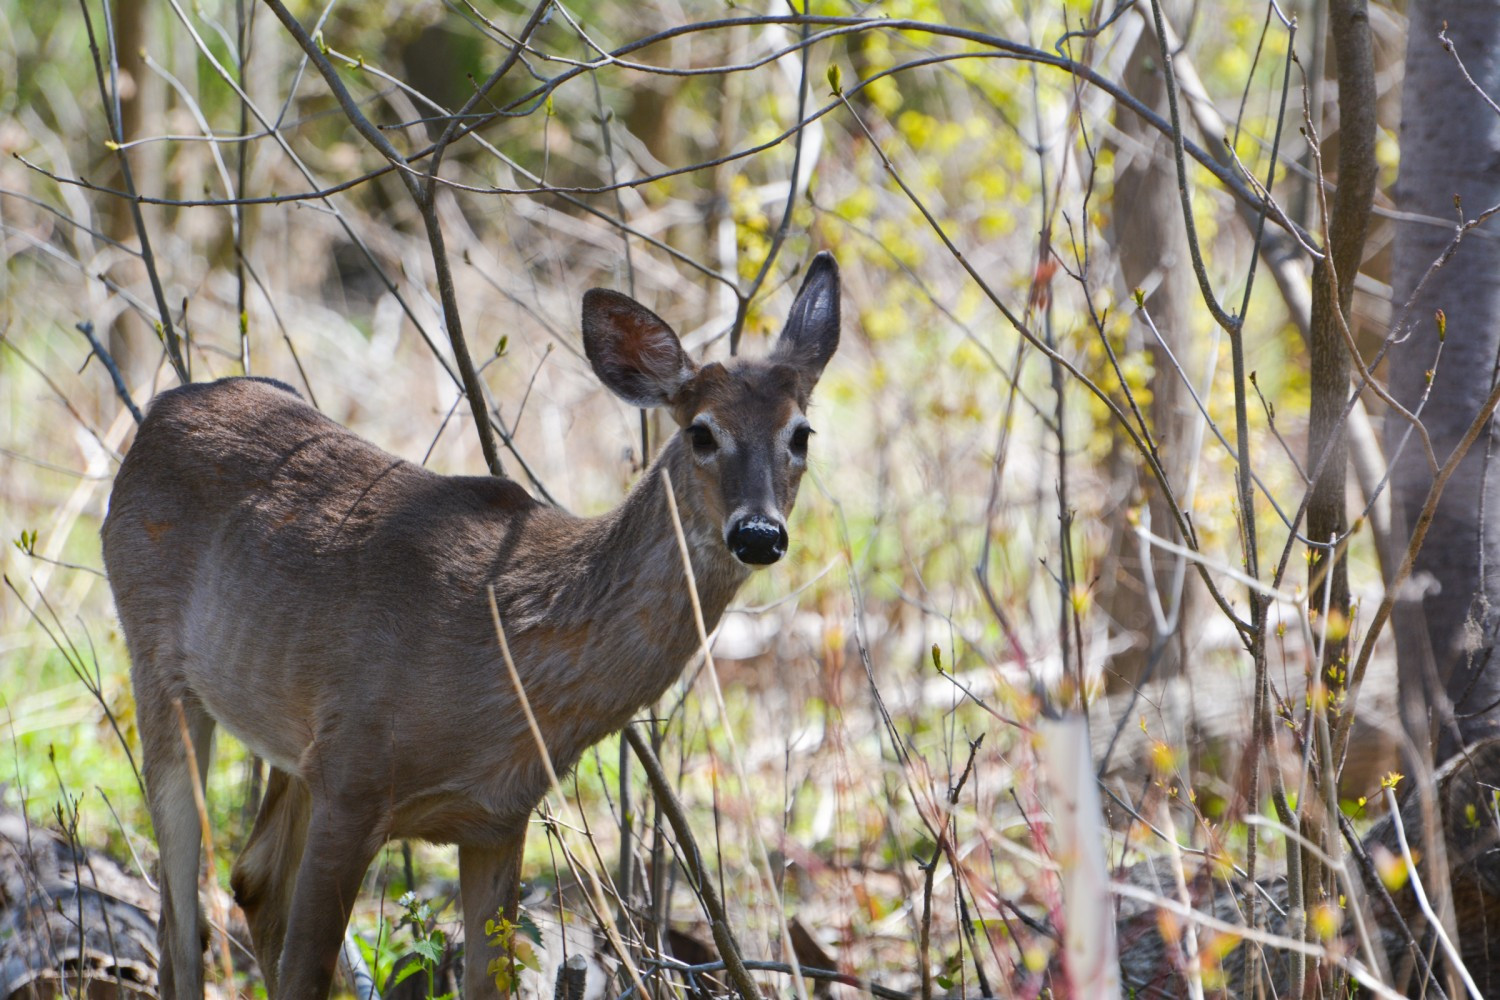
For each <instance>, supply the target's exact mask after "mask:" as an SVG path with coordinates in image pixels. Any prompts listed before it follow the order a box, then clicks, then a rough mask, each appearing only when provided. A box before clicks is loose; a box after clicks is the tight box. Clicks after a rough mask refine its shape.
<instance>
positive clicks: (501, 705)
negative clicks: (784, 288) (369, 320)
mask: <svg viewBox="0 0 1500 1000" xmlns="http://www.w3.org/2000/svg"><path fill="white" fill-rule="evenodd" d="M837 301H838V289H837V269H836V268H835V267H834V265H833V262H832V258H830V257H827V256H826V255H823V256H821V257H820V258H819V259H818V261H817V262H815V263H814V265H813V267H812V268H811V269H810V270H809V276H808V279H807V281H806V283H805V284H804V286H803V289H802V291H801V292H800V293H799V295H798V298H797V301H796V303H794V305H793V313H792V318H791V319H790V320H789V322H788V324H787V329H786V331H785V332H784V333H783V335H782V338H781V341H780V343H779V344H778V347H777V351H776V353H775V354H774V355H773V357H772V358H771V359H770V360H768V361H763V362H753V361H751V362H747V361H736V362H734V363H733V364H732V365H731V366H729V367H724V366H719V365H710V366H707V367H706V368H704V369H701V370H700V369H698V368H697V367H696V366H695V365H694V364H693V363H692V362H691V360H689V359H688V358H687V356H686V355H685V354H684V353H683V352H682V350H681V347H680V345H679V344H678V342H677V339H676V336H675V335H674V334H673V333H672V332H671V331H670V329H668V328H667V327H666V325H665V324H664V323H662V322H661V320H659V319H657V318H656V317H655V316H654V315H652V314H651V313H650V312H648V311H647V310H645V309H644V308H642V307H640V306H639V305H637V304H635V303H634V302H631V301H630V300H629V299H626V298H625V297H624V296H619V295H616V294H614V293H604V292H599V291H597V290H596V291H595V292H590V293H589V295H588V296H586V297H585V301H584V339H585V346H586V348H587V350H588V353H589V357H590V360H591V362H592V363H593V365H594V369H595V371H596V373H598V375H599V376H600V378H601V380H603V381H604V382H605V383H606V385H608V386H609V387H610V388H611V389H613V390H614V391H615V392H616V393H618V394H620V395H622V396H624V397H625V398H627V399H629V400H630V401H632V402H635V403H638V404H651V405H666V406H668V407H669V408H670V409H671V412H672V413H673V415H674V416H675V417H676V419H677V420H678V421H679V422H682V423H688V422H691V421H693V420H704V419H711V420H712V421H713V422H714V424H715V426H716V427H717V428H718V429H719V432H720V433H721V434H722V435H723V436H724V440H722V441H721V442H719V443H720V445H721V446H722V447H721V448H720V450H719V451H716V452H714V453H712V454H707V455H705V454H700V453H699V452H698V451H696V450H695V449H694V448H693V447H692V446H691V445H690V444H689V443H688V442H687V441H686V440H685V439H684V437H683V435H678V436H676V437H674V438H672V439H671V440H670V441H669V442H668V443H667V445H666V446H665V447H664V448H663V450H662V453H661V455H660V456H659V457H658V459H657V461H656V463H655V464H654V465H653V466H652V467H651V469H650V470H648V471H647V473H646V475H645V476H644V477H643V478H642V480H641V481H640V483H638V484H637V485H636V487H635V489H634V490H632V491H631V493H630V495H629V496H628V497H627V498H626V500H625V501H624V502H623V503H622V504H621V505H620V506H619V507H618V508H616V509H615V510H614V511H612V512H610V513H608V514H606V515H604V516H603V517H599V518H594V519H582V518H576V517H572V516H570V515H568V514H565V513H563V512H561V511H558V510H555V509H553V508H549V507H546V506H543V505H541V504H539V503H537V502H536V501H535V500H533V499H532V498H531V497H530V496H529V495H528V494H527V493H526V491H525V490H523V489H522V488H521V487H520V486H518V485H517V484H515V483H513V482H510V481H508V480H503V479H488V478H471V477H447V476H439V475H434V474H433V473H430V472H427V471H426V470H424V469H422V468H420V467H419V466H416V465H413V464H411V463H410V462H406V461H403V460H401V459H399V458H396V457H394V456H391V455H389V454H386V453H385V452H383V451H381V450H380V449H378V448H376V447H375V446H374V445H372V444H370V443H368V442H366V441H364V440H362V439H361V438H359V437H357V436H355V435H354V434H353V433H351V432H349V431H348V430H345V429H344V428H342V427H340V426H338V425H337V424H335V423H333V422H332V421H330V420H328V419H327V418H325V417H323V416H322V415H321V414H319V413H318V412H317V411H316V410H314V409H313V408H312V407H310V406H308V405H307V404H305V403H304V402H303V401H302V400H301V399H300V398H298V397H297V396H296V394H295V393H294V392H292V391H291V390H290V389H289V388H288V387H286V386H283V385H281V384H279V383H275V382H270V381H268V380H263V379H225V380H223V381H220V382H215V383H211V384H206V385H203V384H200V385H187V386H183V387H181V388H178V389H174V390H172V391H170V392H166V393H163V394H162V395H161V396H159V397H158V398H157V399H156V400H155V402H154V403H153V405H152V407H151V409H150V412H149V413H148V415H147V417H146V420H145V422H144V423H143V424H142V426H141V429H140V433H139V435H138V436H137V439H136V442H135V445H134V446H133V447H132V448H131V450H130V453H129V454H128V455H127V456H126V458H125V461H124V463H123V465H122V466H121V469H120V473H119V475H118V477H117V478H116V481H115V487H114V492H113V493H112V495H111V498H110V511H109V516H108V517H107V518H106V520H105V524H104V531H103V534H104V557H105V563H106V565H107V568H108V570H109V576H110V583H111V586H112V587H113V589H114V592H115V600H116V605H117V606H118V609H119V614H120V621H121V624H122V625H123V627H124V631H125V637H126V640H127V643H128V645H129V647H130V653H131V659H132V672H131V673H132V680H133V683H134V685H135V691H136V699H137V704H138V711H139V720H140V731H141V740H142V745H143V751H144V759H145V775H146V782H147V793H148V800H149V805H150V808H151V814H152V819H153V821H154V823H155V826H156V832H157V839H158V842H159V844H160V848H161V856H162V866H161V867H162V870H161V884H162V920H161V926H160V939H161V952H162V977H161V981H162V993H163V996H164V997H167V998H176V1000H184V998H186V1000H196V998H197V997H200V996H201V994H202V988H203V979H202V975H203V966H202V954H201V949H202V945H201V940H200V937H199V934H198V921H199V917H198V914H197V898H196V887H197V875H198V857H199V847H200V844H199V840H200V834H199V828H198V819H197V814H196V811H195V809H194V806H193V800H192V794H191V792H192V789H191V785H190V780H191V779H190V777H189V775H188V770H187V764H186V755H185V753H184V748H183V746H182V738H181V730H180V728H179V723H178V716H177V708H176V707H175V706H176V705H177V704H180V705H181V709H182V713H183V717H185V718H186V720H187V724H188V730H189V733H190V736H191V738H192V740H193V743H194V749H195V752H196V754H197V759H198V761H199V763H200V766H203V765H206V762H207V760H208V749H209V739H210V736H211V734H212V732H213V729H214V726H215V725H216V724H217V725H222V726H224V727H225V728H226V729H227V730H229V731H230V732H232V733H233V734H235V735H236V736H237V737H238V738H239V739H241V740H242V741H243V742H244V743H245V744H246V745H247V746H248V747H249V748H250V749H251V750H253V751H254V752H255V753H257V754H259V755H260V756H261V757H263V758H264V759H265V760H266V761H267V762H268V763H269V764H270V765H271V767H272V769H273V770H272V774H271V779H270V782H269V784H268V788H267V794H266V796H265V800H264V802H263V804H262V807H261V812H260V816H259V817H258V819H257V820H256V823H255V827H254V829H253V831H252V832H251V835H250V840H249V842H248V844H247V845H246V847H245V850H244V852H243V853H242V854H241V856H240V858H239V859H238V860H237V862H236V864H235V870H234V876H233V885H234V889H235V893H236V895H237V897H238V898H239V900H240V903H241V905H242V906H243V907H244V909H245V913H246V916H247V919H248V920H249V922H250V926H251V931H252V936H253V938H254V942H255V949H256V954H257V957H258V958H259V960H260V963H261V968H262V971H263V974H264V975H265V977H266V982H267V984H268V987H269V988H270V990H271V992H272V994H273V995H274V996H276V997H277V998H278V1000H280V998H298V1000H322V998H323V997H325V996H326V995H327V993H328V989H329V986H330V982H331V976H332V973H333V968H334V965H335V961H336V957H337V953H338V949H339V944H340V941H341V939H342V936H343V933H344V927H345V925H346V924H347V922H348V918H349V912H350V908H351V907H352V906H353V903H354V897H355V894H356V893H357V892H358V889H359V884H360V881H361V879H362V877H363V875H364V872H365V869H366V867H367V866H368V865H369V862H370V860H371V859H372V858H373V857H374V855H375V853H376V851H378V850H379V848H380V847H381V845H382V844H384V843H385V841H386V840H387V839H389V838H393V837H419V838H424V839H427V840H432V841H437V842H442V843H453V844H457V845H459V848H460V850H459V864H460V887H461V892H462V895H463V903H464V917H465V925H466V935H465V937H466V941H467V942H468V949H469V954H468V955H467V957H466V973H465V993H466V995H467V996H469V997H482V996H493V995H495V987H494V983H493V982H492V981H491V980H490V978H489V977H488V976H487V975H486V973H485V968H486V965H487V963H488V962H489V960H490V959H491V958H495V957H498V956H497V955H495V954H493V953H492V952H491V950H490V949H489V948H488V946H487V945H486V943H485V942H486V938H487V935H485V934H484V922H485V920H486V919H488V918H492V917H493V916H494V915H495V914H496V912H497V911H498V910H502V909H508V908H511V907H513V906H514V905H515V887H516V881H517V874H518V866H519V861H520V849H521V844H522V840H523V838H524V835H525V827H526V822H527V817H528V815H529V813H530V811H531V809H532V808H533V807H534V806H535V805H536V803H537V801H538V800H539V799H540V798H541V796H542V794H543V793H544V792H545V790H546V778H545V769H544V768H543V766H542V763H541V760H540V758H539V755H538V753H537V749H536V747H535V744H534V741H533V738H532V736H531V734H530V732H529V731H528V729H527V727H526V724H525V721H524V717H523V715H522V713H521V711H520V709H519V706H518V703H517V699H516V696H515V693H514V691H513V688H512V685H511V681H510V679H509V676H508V674H507V672H506V670H505V668H504V666H503V664H502V662H501V659H500V655H499V648H498V644H497V641H496V635H495V629H494V625H493V623H492V620H491V616H490V610H489V606H488V597H487V591H488V589H489V588H493V589H494V592H495V596H496V601H497V603H498V606H499V609H500V617H501V621H502V623H503V625H504V628H505V630H506V637H507V639H508V642H509V644H510V647H511V650H512V652H513V654H514V658H515V662H516V666H517V669H518V670H519V672H520V675H521V678H522V682H523V685H524V688H525V691H526V694H527V697H528V700H529V701H530V703H531V705H532V706H533V707H534V708H535V710H536V716H537V720H538V723H539V725H540V728H541V731H542V735H543V737H544V739H545V741H546V744H547V748H548V752H549V755H550V756H551V758H552V761H553V764H554V766H555V767H556V768H557V770H559V771H562V770H564V769H565V768H568V767H571V766H572V764H573V763H574V762H575V761H576V760H577V759H578V756H579V754H581V753H582V752H583V751H584V750H585V749H586V748H587V747H588V746H590V745H591V744H592V743H594V742H596V741H597V740H599V739H600V738H602V737H603V736H605V735H607V734H608V733H610V732H612V731H614V730H616V729H618V728H619V727H620V726H622V725H624V724H625V723H626V722H627V721H628V720H629V719H630V717H631V716H632V715H634V714H635V712H637V711H638V710H639V709H640V708H641V707H643V706H645V705H649V704H650V703H652V702H653V701H655V700H656V699H657V698H658V697H660V695H661V694H662V693H663V692H664V691H665V690H666V688H667V687H668V686H669V685H670V684H671V683H672V681H673V680H674V679H675V678H676V677H677V676H678V674H679V673H680V672H681V669H682V667H683V665H684V663H685V662H686V661H687V660H688V658H689V657H690V656H691V655H692V654H693V653H694V651H695V650H696V648H697V645H698V642H697V638H696V632H695V626H694V625H693V619H692V614H691V608H690V604H689V596H688V593H687V589H686V584H685V581H684V576H683V570H682V565H681V560H680V556H679V554H678V549H677V543H676V538H675V535H674V534H673V531H672V528H671V526H670V521H669V517H668V512H667V504H666V496H665V490H666V487H665V482H664V479H663V475H662V473H663V472H664V471H669V472H670V473H671V480H672V483H673V486H674V488H675V493H676V500H677V505H678V508H679V510H680V511H681V515H682V519H683V528H684V532H685V534H686V537H687V539H688V542H689V547H690V552H691V560H692V564H693V570H694V573H695V575H696V579H697V583H698V588H699V596H700V599H701V602H702V607H703V613H704V616H705V619H706V621H707V624H708V625H709V627H710V628H712V627H713V625H714V624H715V623H716V622H717V621H718V618H719V616H720V614H722V612H723V610H724V607H725V606H726V605H727V604H728V602H729V600H730V599H731V598H732V597H733V595H734V593H735V591H736V590H737V589H738V587H739V586H740V584H741V583H742V582H743V581H744V580H745V578H746V577H747V576H748V575H749V572H750V568H749V567H748V566H746V565H745V564H743V563H742V562H740V561H739V559H737V558H736V557H735V556H734V555H733V554H731V552H730V549H729V547H728V545H727V544H726V539H727V538H728V537H729V531H730V528H731V525H730V524H729V523H728V522H727V521H726V519H728V518H732V517H747V516H754V517H757V518H761V519H771V520H774V521H775V522H776V523H784V521H783V519H784V518H785V516H786V514H787V513H789V511H790V510H791V507H792V503H793V501H794V500H795V497H796V492H797V482H798V480H799V479H800V476H801V471H802V460H801V457H800V455H793V454H792V453H791V452H790V450H789V449H788V448H787V446H786V444H785V442H786V441H787V440H788V434H789V432H790V430H792V429H794V428H793V427H792V424H791V423H790V422H791V421H799V422H800V421H801V420H802V419H803V418H802V416H801V413H802V410H803V408H804V405H805V400H806V394H807V392H809V391H810V390H811V387H812V385H813V384H814V383H815V382H816V380H817V377H818V375H819V373H820V372H821V371H822V368H823V365H824V364H825V363H826V362H827V360H828V357H829V356H830V355H831V354H832V353H833V350H834V348H835V346H836V345H837V340H838V305H837ZM283 945H284V947H283Z"/></svg>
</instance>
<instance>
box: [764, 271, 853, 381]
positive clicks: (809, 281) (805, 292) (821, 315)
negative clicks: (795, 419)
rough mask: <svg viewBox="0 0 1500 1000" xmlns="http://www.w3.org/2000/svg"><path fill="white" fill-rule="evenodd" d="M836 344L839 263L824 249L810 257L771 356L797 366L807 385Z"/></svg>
mask: <svg viewBox="0 0 1500 1000" xmlns="http://www.w3.org/2000/svg"><path fill="white" fill-rule="evenodd" d="M838 346H839V266H838V264H837V262H835V261H834V259H833V254H831V253H829V252H828V251H827V250H825V251H823V252H822V253H820V254H818V255H817V256H816V257H814V258H813V262H812V264H811V266H809V267H808V269H807V277H805V278H803V279H802V288H801V290H800V291H798V292H797V298H796V299H795V300H794V301H793V302H792V310H791V312H790V313H788V314H787V319H786V327H785V328H784V329H783V330H782V331H781V339H779V340H778V341H777V342H776V349H775V350H774V351H772V352H771V360H773V361H778V362H781V363H783V364H789V365H792V366H794V367H796V368H797V369H798V371H799V372H800V373H801V374H802V376H803V377H804V378H805V380H806V384H807V386H808V388H809V389H810V388H811V387H812V385H813V383H815V382H817V381H818V377H819V376H820V375H822V374H823V367H824V366H825V365H827V364H828V359H829V358H831V357H833V352H834V351H835V350H837V349H838Z"/></svg>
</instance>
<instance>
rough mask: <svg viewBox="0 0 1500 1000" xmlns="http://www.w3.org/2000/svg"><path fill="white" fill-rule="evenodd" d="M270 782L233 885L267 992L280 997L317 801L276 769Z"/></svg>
mask: <svg viewBox="0 0 1500 1000" xmlns="http://www.w3.org/2000/svg"><path fill="white" fill-rule="evenodd" d="M270 772H271V773H270V776H269V777H268V778H267V779H266V794H265V797H264V798H263V799H261V803H260V812H259V813H258V814H257V815H256V817H255V826H254V828H253V829H251V831H250V839H249V841H247V842H246V844H245V849H244V850H243V851H241V852H240V856H239V857H238V858H237V859H236V860H235V862H234V872H233V873H232V874H231V875H230V878H229V881H230V885H231V886H233V888H234V898H235V901H236V902H237V903H239V904H240V909H242V910H244V911H245V920H246V922H247V923H248V924H249V925H250V939H251V941H252V942H253V943H254V945H255V960H256V961H257V962H258V963H260V972H261V977H262V978H263V979H264V980H265V983H266V992H267V993H269V994H270V995H271V996H273V997H276V996H279V995H280V994H279V993H278V992H277V989H276V978H277V973H278V972H280V968H279V965H280V962H281V949H282V944H283V942H285V940H286V924H287V917H288V915H289V914H290V912H291V908H292V892H293V890H294V889H295V888H296V884H297V866H298V865H299V864H300V863H301V861H302V850H303V847H304V846H305V845H306V843H307V823H308V819H309V817H310V816H311V814H312V799H311V797H310V796H309V795H308V792H307V786H306V785H304V784H302V782H301V781H299V780H298V779H296V778H294V777H292V776H291V775H289V774H287V773H286V772H285V771H281V770H278V769H276V768H274V767H273V768H271V769H270Z"/></svg>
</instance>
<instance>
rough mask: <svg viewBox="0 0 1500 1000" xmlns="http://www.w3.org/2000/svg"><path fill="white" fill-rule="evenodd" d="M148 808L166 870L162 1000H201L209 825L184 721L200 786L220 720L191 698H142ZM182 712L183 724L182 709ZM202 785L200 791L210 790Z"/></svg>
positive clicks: (162, 881) (161, 878)
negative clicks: (203, 861) (203, 871)
mask: <svg viewBox="0 0 1500 1000" xmlns="http://www.w3.org/2000/svg"><path fill="white" fill-rule="evenodd" d="M137 704H138V707H137V712H138V718H139V724H140V731H141V749H142V755H143V761H144V772H145V774H144V777H145V779H146V805H147V807H148V808H149V809H150V811H151V823H152V825H153V826H155V828H156V843H157V847H158V849H159V851H160V857H161V864H160V871H159V872H158V874H157V880H158V883H159V885H160V887H161V920H160V922H159V923H158V924H157V943H158V947H159V948H160V951H161V959H160V961H161V972H160V976H161V996H162V1000H199V998H201V997H202V996H203V949H204V947H205V945H206V944H207V942H208V926H207V924H206V923H204V921H203V915H202V913H201V912H200V910H199V906H198V871H199V858H200V854H201V851H202V847H203V843H202V825H201V820H200V819H199V816H198V803H197V800H196V798H195V796H194V794H193V773H192V767H191V765H190V763H189V760H188V755H187V749H186V744H185V743H184V741H183V731H182V728H183V727H182V723H183V721H185V722H186V724H187V737H188V739H189V740H190V741H191V743H192V747H193V754H194V756H195V757H196V761H197V766H198V780H199V781H200V782H202V781H203V780H204V777H205V775H206V773H207V768H208V755H209V746H210V740H211V738H212V736H213V731H214V720H213V719H212V717H210V716H209V715H208V713H207V712H205V711H204V710H203V708H202V707H201V706H200V705H198V703H197V702H196V701H193V700H192V699H185V700H183V701H181V702H178V701H175V700H173V699H170V698H154V699H148V700H138V703H137ZM178 704H181V706H182V716H181V718H179V716H178V714H177V712H178V710H177V705H178ZM203 787H205V786H203V785H201V784H200V791H201V790H202V789H203Z"/></svg>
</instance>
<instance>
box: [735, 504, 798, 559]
mask: <svg viewBox="0 0 1500 1000" xmlns="http://www.w3.org/2000/svg"><path fill="white" fill-rule="evenodd" d="M729 551H731V552H733V553H734V556H735V558H736V559H738V560H739V561H740V562H742V563H749V564H750V565H752V566H769V565H770V564H771V563H773V562H775V561H776V560H778V559H780V558H781V557H782V556H784V555H786V528H785V527H784V526H782V525H781V524H778V523H777V522H775V521H772V520H771V519H770V518H768V517H762V516H761V515H759V514H754V515H752V516H750V517H747V518H745V519H744V520H743V521H740V522H739V523H738V524H736V525H735V526H734V527H733V528H730V529H729Z"/></svg>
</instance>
